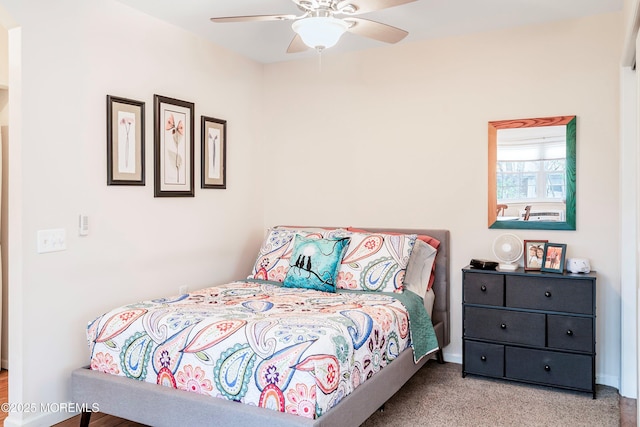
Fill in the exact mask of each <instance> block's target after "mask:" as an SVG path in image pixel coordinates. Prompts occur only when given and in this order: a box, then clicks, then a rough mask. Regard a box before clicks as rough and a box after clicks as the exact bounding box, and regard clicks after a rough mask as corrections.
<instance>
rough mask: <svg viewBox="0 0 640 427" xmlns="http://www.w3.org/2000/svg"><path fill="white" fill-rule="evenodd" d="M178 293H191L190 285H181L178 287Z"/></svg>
mask: <svg viewBox="0 0 640 427" xmlns="http://www.w3.org/2000/svg"><path fill="white" fill-rule="evenodd" d="M178 293H179V294H180V295H184V294H186V293H189V287H187V286H180V287H179V288H178Z"/></svg>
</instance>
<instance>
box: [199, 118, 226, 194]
mask: <svg viewBox="0 0 640 427" xmlns="http://www.w3.org/2000/svg"><path fill="white" fill-rule="evenodd" d="M200 139H201V145H202V147H201V151H202V153H201V161H202V167H201V168H200V170H201V174H202V177H201V187H202V188H227V121H226V120H221V119H214V118H213V117H205V116H202V118H201V129H200Z"/></svg>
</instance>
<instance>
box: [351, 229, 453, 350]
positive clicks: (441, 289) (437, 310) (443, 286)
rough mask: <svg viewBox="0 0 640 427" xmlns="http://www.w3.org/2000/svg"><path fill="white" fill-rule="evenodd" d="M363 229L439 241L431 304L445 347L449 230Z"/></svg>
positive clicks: (441, 340)
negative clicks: (424, 235) (411, 235)
mask: <svg viewBox="0 0 640 427" xmlns="http://www.w3.org/2000/svg"><path fill="white" fill-rule="evenodd" d="M363 229H365V230H369V231H375V232H379V233H382V232H385V231H387V232H393V233H405V234H413V233H415V234H426V235H428V236H431V237H433V238H435V239H438V240H439V241H440V247H439V248H438V255H437V256H436V278H435V281H434V283H433V292H434V293H435V294H436V299H435V302H434V305H433V315H432V316H431V317H432V321H433V324H434V326H435V329H436V335H437V336H438V343H439V344H440V348H444V347H446V346H447V345H448V344H449V342H450V341H451V335H450V325H451V323H450V314H449V313H450V310H449V309H450V304H449V295H450V294H449V285H450V284H451V278H450V274H449V258H450V234H449V230H440V229H418V228H416V229H408V228H368V227H363Z"/></svg>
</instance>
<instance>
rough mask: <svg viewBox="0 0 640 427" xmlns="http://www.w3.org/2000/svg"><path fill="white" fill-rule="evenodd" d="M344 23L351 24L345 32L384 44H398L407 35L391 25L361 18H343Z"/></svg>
mask: <svg viewBox="0 0 640 427" xmlns="http://www.w3.org/2000/svg"><path fill="white" fill-rule="evenodd" d="M344 20H345V21H347V22H349V23H352V24H353V25H351V27H349V29H348V30H347V31H349V32H350V33H353V34H357V35H359V36H364V37H369V38H370V39H375V40H379V41H381V42H385V43H398V42H399V41H400V40H402V39H403V38H405V37H406V36H407V34H409V33H408V32H407V31H405V30H401V29H400V28H396V27H392V26H391V25H387V24H382V23H380V22H376V21H370V20H368V19H362V18H345V19H344Z"/></svg>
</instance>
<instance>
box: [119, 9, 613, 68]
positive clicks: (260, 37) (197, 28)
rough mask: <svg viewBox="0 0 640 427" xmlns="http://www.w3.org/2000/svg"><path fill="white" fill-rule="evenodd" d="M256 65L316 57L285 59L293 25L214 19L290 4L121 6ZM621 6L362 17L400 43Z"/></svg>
mask: <svg viewBox="0 0 640 427" xmlns="http://www.w3.org/2000/svg"><path fill="white" fill-rule="evenodd" d="M119 1H120V2H121V3H124V4H127V5H129V6H131V7H133V8H135V9H138V10H140V11H142V12H144V13H147V14H149V15H152V16H155V17H157V18H159V19H161V20H163V21H166V22H169V23H171V24H174V25H176V26H178V27H182V28H184V29H186V30H188V31H191V32H193V33H195V34H197V35H199V36H201V37H203V38H205V39H208V40H210V41H212V42H213V43H215V44H217V45H220V46H223V47H225V48H227V49H229V50H232V51H235V52H238V53H240V54H242V55H245V56H247V57H249V58H252V59H254V60H256V61H258V62H262V63H271V62H280V61H290V60H295V59H300V58H305V57H309V56H313V55H315V52H314V51H307V52H302V53H296V54H287V53H286V50H287V47H288V46H289V42H290V41H291V39H292V38H293V36H294V32H293V30H292V29H291V22H292V21H268V22H236V23H213V22H211V21H210V18H212V17H221V16H235V15H272V14H295V15H300V14H301V13H300V10H299V9H298V8H297V7H296V5H295V4H294V3H293V1H291V0H209V1H203V0H180V1H175V0H119ZM622 6H623V0H417V1H415V2H413V3H408V4H405V5H402V6H397V7H393V8H389V9H385V10H381V11H377V12H372V13H368V14H364V15H360V17H363V18H366V19H371V20H374V21H379V22H382V23H384V24H389V25H392V26H395V27H398V28H402V29H404V30H406V31H408V32H409V35H408V36H407V37H406V38H405V39H404V40H402V41H401V42H400V43H411V42H413V41H416V40H423V39H429V38H441V37H448V36H455V35H462V34H469V33H474V32H482V31H490V30H495V29H501V28H509V27H516V26H522V25H530V24H538V23H544V22H551V21H559V20H565V19H572V18H578V17H583V16H588V15H596V14H600V13H608V12H615V11H620V10H622ZM379 46H386V44H385V43H382V42H378V41H375V40H371V39H367V38H364V37H361V36H357V35H355V34H350V33H346V34H345V35H344V36H342V38H341V40H340V41H339V42H338V45H336V46H334V47H332V48H331V49H328V50H326V51H325V52H324V53H323V55H328V54H331V53H333V52H347V51H354V50H361V49H368V48H374V47H379Z"/></svg>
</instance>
